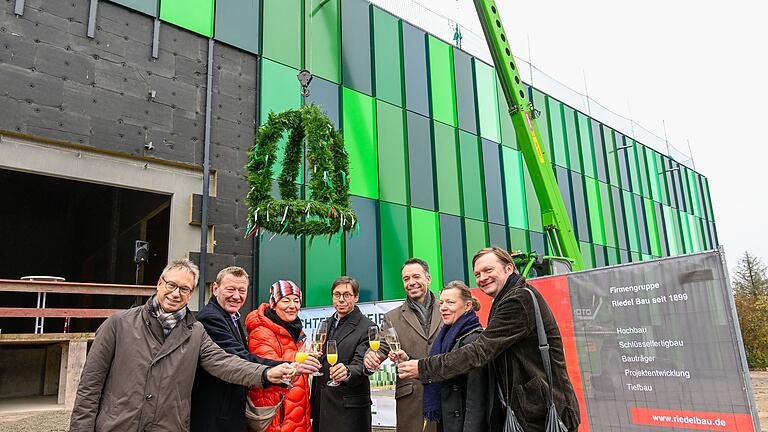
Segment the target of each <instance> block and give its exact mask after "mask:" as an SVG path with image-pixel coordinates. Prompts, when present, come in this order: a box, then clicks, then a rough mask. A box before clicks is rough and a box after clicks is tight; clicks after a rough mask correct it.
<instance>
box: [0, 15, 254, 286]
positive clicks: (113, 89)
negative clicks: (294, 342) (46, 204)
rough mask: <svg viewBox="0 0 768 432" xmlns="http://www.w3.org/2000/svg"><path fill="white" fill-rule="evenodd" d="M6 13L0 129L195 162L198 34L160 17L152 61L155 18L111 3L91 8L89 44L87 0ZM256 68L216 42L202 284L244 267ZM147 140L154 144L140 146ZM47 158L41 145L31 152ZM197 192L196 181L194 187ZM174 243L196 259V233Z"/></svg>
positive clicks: (204, 44) (198, 156)
mask: <svg viewBox="0 0 768 432" xmlns="http://www.w3.org/2000/svg"><path fill="white" fill-rule="evenodd" d="M13 8H14V2H13V1H3V2H0V134H2V133H3V131H5V132H6V133H7V132H12V133H14V134H22V135H23V137H24V138H28V139H30V140H31V141H35V140H36V139H39V140H40V141H41V142H48V141H49V140H55V141H60V142H63V143H71V144H75V145H80V146H85V148H87V149H93V150H94V151H95V152H96V153H98V152H101V151H103V152H108V153H110V154H112V153H114V152H119V153H120V154H121V156H126V157H128V158H135V159H136V161H138V162H143V161H146V160H153V159H154V160H157V161H158V162H160V165H162V162H168V163H170V164H178V163H181V164H186V165H187V166H194V165H200V164H201V163H202V159H203V149H204V147H203V143H204V125H205V102H206V70H207V64H206V63H207V56H208V52H207V51H208V40H207V39H206V38H204V37H201V36H198V35H196V34H193V33H190V32H188V31H186V30H182V29H179V28H176V27H174V26H172V25H169V24H166V23H163V24H162V25H161V27H160V35H159V36H160V45H159V48H160V50H159V58H158V59H152V58H151V48H152V47H151V45H152V36H153V33H152V28H153V19H152V18H150V17H148V16H145V15H142V14H140V13H138V12H135V11H130V10H128V9H125V8H123V7H121V6H119V5H115V4H112V3H108V2H100V3H99V7H98V15H97V28H96V35H95V38H93V39H90V38H88V37H86V29H87V17H88V8H89V2H86V1H72V2H60V1H42V0H28V1H26V6H25V9H24V14H23V15H22V16H16V15H14V13H13ZM256 74H257V58H256V56H254V55H252V54H249V53H245V52H243V51H240V50H237V49H235V48H232V47H229V46H225V45H223V44H216V45H215V47H214V64H213V99H212V116H211V168H212V169H213V170H214V172H215V174H214V176H213V177H214V181H213V183H212V188H211V195H212V196H215V197H216V199H215V201H213V204H212V206H211V208H210V213H209V214H210V223H211V224H212V225H213V226H214V229H213V234H214V237H213V238H212V239H211V242H210V245H211V249H210V252H212V254H211V255H210V258H209V268H208V272H207V278H206V279H207V280H208V281H210V280H212V279H213V278H214V277H215V274H216V271H218V269H220V268H221V267H223V266H226V265H232V264H237V265H241V266H243V267H246V268H247V269H249V270H250V268H251V261H252V248H251V243H250V241H245V240H243V235H244V231H245V226H243V221H244V220H245V212H246V207H245V206H244V205H243V204H242V197H244V195H245V192H246V183H245V181H244V179H243V175H244V173H245V172H244V168H243V166H244V165H245V162H246V158H247V155H246V150H247V149H248V147H250V145H252V143H253V139H254V134H255V132H254V127H255V122H256V100H257V99H256V93H255V90H256V82H257V76H256ZM151 95H153V96H151ZM150 142H151V143H152V145H153V147H154V150H151V151H150V150H147V149H145V145H147V144H149V143H150ZM47 154H48V149H47V148H46V147H45V146H41V147H40V149H39V157H40V158H46V157H47ZM147 158H149V159H147ZM91 162H92V163H93V164H98V163H99V162H98V161H91ZM73 178H78V177H77V176H76V175H75V176H74V177H73ZM123 186H125V185H123ZM201 190H202V184H200V187H199V188H198V189H197V191H196V193H197V194H199V193H200V191H201ZM179 199H183V200H191V199H192V197H191V196H187V197H179ZM198 199H199V197H198ZM186 213H187V215H185V216H184V219H186V220H179V219H178V218H174V219H173V220H172V221H171V225H172V226H171V230H172V231H173V230H174V229H178V228H179V227H178V224H184V225H186V224H189V222H190V221H189V219H190V218H189V216H188V213H189V211H187V212H186ZM192 219H194V217H193V218H192ZM193 224H194V222H193ZM198 236H199V230H198ZM191 243H194V242H191ZM174 247H175V246H174V244H173V240H172V244H171V248H172V249H173V248H174ZM181 248H182V249H183V254H185V255H189V256H191V257H192V258H193V259H197V258H198V257H199V254H197V253H196V252H197V251H199V237H197V245H196V246H195V245H193V244H190V243H189V242H185V243H184V244H183V245H182V246H181ZM177 249H178V247H177ZM169 256H170V257H171V258H174V257H178V255H174V254H170V253H169Z"/></svg>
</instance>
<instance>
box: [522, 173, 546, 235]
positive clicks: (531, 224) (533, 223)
mask: <svg viewBox="0 0 768 432" xmlns="http://www.w3.org/2000/svg"><path fill="white" fill-rule="evenodd" d="M523 174H524V183H525V208H526V210H527V212H528V229H529V230H531V231H536V232H538V233H542V232H544V227H543V225H542V222H541V205H540V204H539V197H538V196H536V190H535V189H534V188H533V182H532V181H531V175H530V174H529V173H528V168H527V166H526V162H525V158H523Z"/></svg>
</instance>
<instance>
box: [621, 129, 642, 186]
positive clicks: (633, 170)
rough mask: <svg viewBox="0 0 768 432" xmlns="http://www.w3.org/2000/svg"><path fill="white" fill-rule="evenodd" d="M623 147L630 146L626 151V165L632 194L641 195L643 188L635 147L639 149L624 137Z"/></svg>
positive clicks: (629, 139)
mask: <svg viewBox="0 0 768 432" xmlns="http://www.w3.org/2000/svg"><path fill="white" fill-rule="evenodd" d="M625 145H628V146H629V145H631V146H632V147H628V148H627V149H626V153H627V163H628V164H629V168H628V169H629V177H630V181H631V183H632V192H634V193H635V194H637V195H643V188H642V186H641V183H642V179H641V178H640V165H639V164H638V160H637V154H636V151H637V147H639V145H638V144H637V143H635V141H634V140H633V139H631V138H629V137H626V144H625Z"/></svg>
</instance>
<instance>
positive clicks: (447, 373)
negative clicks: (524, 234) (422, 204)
mask: <svg viewBox="0 0 768 432" xmlns="http://www.w3.org/2000/svg"><path fill="white" fill-rule="evenodd" d="M472 264H473V266H474V270H475V279H476V280H477V285H478V287H479V288H480V289H481V290H483V292H485V293H486V294H488V295H489V296H491V297H493V306H492V307H491V312H490V316H489V318H488V327H487V328H486V329H485V331H484V332H483V333H482V335H481V336H480V337H479V338H478V339H477V340H476V341H475V342H473V343H471V344H468V345H466V346H464V347H462V348H460V349H458V350H456V351H452V352H449V353H445V354H440V355H436V356H433V357H429V358H425V359H421V360H411V361H407V362H404V363H401V364H400V366H399V368H398V373H399V374H400V377H401V378H416V377H418V378H419V379H420V380H421V381H422V382H423V383H432V382H436V381H442V380H446V379H449V378H452V377H454V376H457V375H461V374H463V373H466V372H468V371H469V370H471V369H473V368H477V367H480V366H483V365H485V364H488V363H490V367H491V378H492V381H491V382H490V383H489V385H490V389H491V390H493V391H494V395H493V403H491V404H489V409H488V412H487V415H488V416H489V422H490V426H491V430H492V431H501V430H503V420H504V417H503V413H502V410H501V405H500V402H499V396H498V391H497V390H496V386H497V385H498V386H499V387H500V389H501V391H502V393H503V394H504V398H505V399H506V400H507V401H508V402H509V403H510V406H511V407H512V409H513V410H514V412H515V415H516V416H517V418H518V420H519V421H520V423H522V425H523V427H524V428H525V430H526V431H527V432H539V431H544V426H545V424H546V414H547V408H548V407H547V395H548V393H549V388H548V386H547V381H546V374H545V372H544V367H543V365H542V361H541V354H540V352H539V343H538V338H537V335H536V319H535V313H534V306H533V300H532V299H531V296H530V294H529V293H528V291H526V290H525V289H524V288H528V289H530V290H531V291H533V293H534V294H535V296H536V300H537V301H538V303H539V308H540V309H541V315H542V320H543V322H544V328H545V330H546V334H547V340H548V342H549V346H550V358H551V364H552V380H553V381H554V382H553V383H551V384H552V385H553V386H554V399H555V400H554V401H555V405H556V407H557V410H558V413H559V414H560V419H561V420H562V421H563V423H564V424H565V426H566V427H567V428H568V430H569V431H575V430H577V428H578V426H579V421H580V418H579V404H578V401H577V400H576V395H575V393H574V391H573V386H571V382H570V380H569V379H568V372H567V371H566V367H565V354H564V352H563V341H562V338H561V336H560V330H559V328H558V327H557V322H556V321H555V317H554V315H553V314H552V311H551V310H550V309H549V306H548V305H547V303H546V301H544V298H543V297H542V296H541V294H540V293H539V292H538V291H537V290H536V289H535V288H533V287H532V286H530V285H528V284H527V283H526V281H525V278H524V277H522V276H520V275H519V274H518V273H517V272H516V271H515V266H514V264H513V263H512V257H511V256H510V255H509V254H508V253H507V252H506V251H504V250H503V249H500V248H497V247H492V248H486V249H483V250H481V251H480V252H478V253H477V254H476V255H475V257H474V259H473V260H472Z"/></svg>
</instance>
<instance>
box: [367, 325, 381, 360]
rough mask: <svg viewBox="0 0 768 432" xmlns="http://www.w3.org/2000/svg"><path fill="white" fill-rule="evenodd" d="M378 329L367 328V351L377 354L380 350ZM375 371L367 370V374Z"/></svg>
mask: <svg viewBox="0 0 768 432" xmlns="http://www.w3.org/2000/svg"><path fill="white" fill-rule="evenodd" d="M379 338H380V336H379V328H378V327H377V326H375V325H372V326H370V327H368V347H369V348H370V349H369V351H373V352H376V353H378V351H379V348H381V340H380V339H379ZM374 371H375V369H368V372H374Z"/></svg>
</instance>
